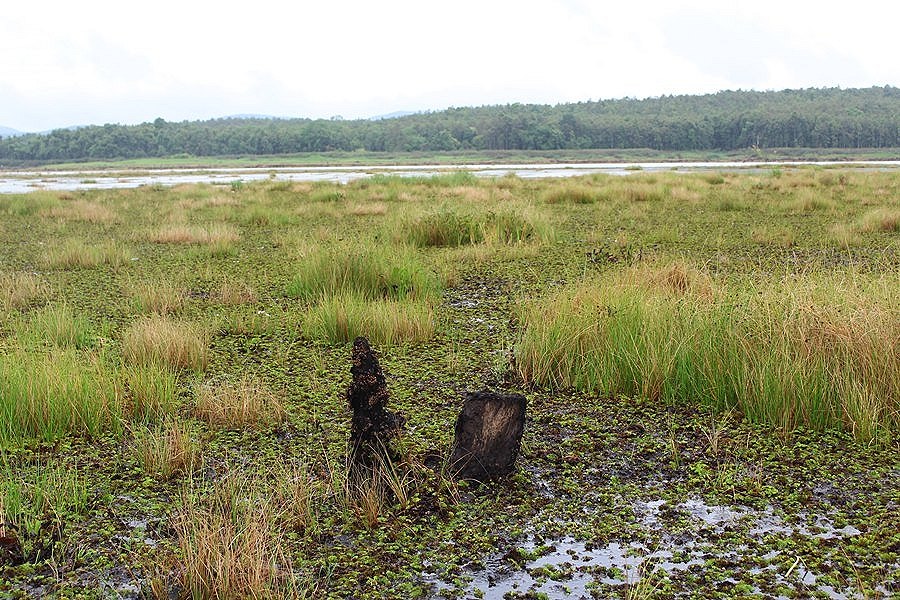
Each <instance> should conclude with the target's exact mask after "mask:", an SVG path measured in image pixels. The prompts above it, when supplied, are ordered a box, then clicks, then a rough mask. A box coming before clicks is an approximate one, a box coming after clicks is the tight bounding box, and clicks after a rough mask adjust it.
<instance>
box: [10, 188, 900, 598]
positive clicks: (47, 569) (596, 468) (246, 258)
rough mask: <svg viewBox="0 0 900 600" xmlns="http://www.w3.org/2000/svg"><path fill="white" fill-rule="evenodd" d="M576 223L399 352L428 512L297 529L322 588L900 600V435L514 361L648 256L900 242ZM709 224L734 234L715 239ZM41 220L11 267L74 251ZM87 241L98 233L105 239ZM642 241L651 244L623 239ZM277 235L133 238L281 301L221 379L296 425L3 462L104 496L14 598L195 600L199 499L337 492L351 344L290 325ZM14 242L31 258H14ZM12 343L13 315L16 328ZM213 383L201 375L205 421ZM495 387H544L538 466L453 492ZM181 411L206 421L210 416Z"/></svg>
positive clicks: (533, 442) (111, 436)
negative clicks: (302, 489)
mask: <svg viewBox="0 0 900 600" xmlns="http://www.w3.org/2000/svg"><path fill="white" fill-rule="evenodd" d="M893 189H895V190H896V188H893ZM153 193H154V194H157V195H158V194H159V193H160V192H158V191H156V192H153ZM156 198H157V200H156V201H157V202H160V201H162V202H166V201H169V200H171V199H169V200H165V199H160V198H159V197H158V196H157V197H156ZM554 210H556V211H557V214H556V219H557V220H556V222H557V224H558V227H559V229H560V231H561V235H560V240H559V241H558V242H556V243H555V244H553V245H552V246H543V247H537V248H526V249H520V250H516V251H510V252H498V253H497V254H496V255H494V256H490V257H488V258H487V259H484V260H480V259H479V260H475V261H468V260H462V259H460V260H459V270H458V274H457V276H456V277H455V278H454V279H453V281H452V282H451V283H450V284H449V285H448V287H447V288H446V289H445V290H444V292H443V294H442V296H441V299H440V301H439V303H438V305H437V322H438V323H439V326H438V329H437V332H436V334H435V336H434V338H433V339H432V340H430V341H428V342H423V343H418V344H411V345H399V346H392V347H382V348H378V352H379V356H380V359H381V361H382V366H383V368H384V370H385V374H386V377H387V381H388V386H389V388H390V391H391V401H390V403H389V408H390V409H391V410H398V411H400V412H401V413H403V414H404V415H405V416H406V418H407V429H406V432H405V433H404V436H403V445H404V449H405V454H406V455H407V456H408V457H409V460H410V463H411V464H412V465H414V467H411V468H412V470H413V471H414V473H415V474H414V476H413V477H412V478H411V481H412V483H411V485H410V490H409V495H410V498H409V500H408V502H407V503H405V505H401V504H400V503H398V502H396V501H394V502H390V501H389V502H387V503H386V506H385V507H384V508H383V510H382V512H381V513H380V514H379V515H378V517H377V519H376V521H375V522H374V523H366V522H364V520H363V519H361V518H360V517H359V516H358V515H354V514H352V512H351V513H340V512H339V511H336V510H334V508H333V507H332V506H330V505H329V506H326V505H325V504H323V505H322V506H321V507H320V508H321V513H320V514H319V518H318V522H317V524H316V526H315V527H310V528H308V529H307V530H305V531H291V532H289V533H288V534H287V535H286V537H285V539H286V552H287V554H288V556H289V559H290V564H291V565H292V571H293V574H294V575H295V576H296V579H297V580H298V581H301V582H302V583H303V585H302V587H303V590H304V591H305V593H306V594H307V595H308V596H309V597H335V598H347V597H353V598H414V597H420V598H431V597H445V598H607V597H627V598H651V597H658V598H668V597H691V598H744V597H746V598H889V597H892V596H893V595H895V594H897V593H898V592H900V460H898V448H897V446H896V444H891V443H887V444H865V443H861V442H859V441H856V440H854V439H853V437H852V436H851V435H850V433H848V432H840V431H809V430H804V429H799V430H795V431H793V432H790V433H789V434H786V433H784V432H781V431H778V430H776V429H773V428H772V427H771V426H767V425H764V424H753V423H749V422H747V420H745V419H744V418H743V417H742V415H741V414H740V413H738V412H735V411H729V412H721V411H719V412H715V411H712V410H711V409H708V408H706V407H702V406H697V405H694V404H687V403H676V404H674V405H666V404H661V403H659V402H651V401H649V400H647V399H644V398H640V397H634V398H632V397H610V396H607V395H603V394H594V393H582V392H576V391H572V390H551V389H546V388H536V387H529V386H526V385H525V384H524V383H523V382H522V381H521V380H520V379H519V377H518V375H517V372H516V369H515V364H514V361H513V360H512V349H513V347H514V345H515V343H516V341H517V339H518V335H519V334H520V329H519V328H520V325H519V323H518V321H517V319H516V316H515V315H516V307H517V305H518V303H519V302H520V301H521V299H522V298H530V297H536V296H539V295H540V294H543V293H546V292H547V291H549V290H553V289H556V288H558V287H560V286H562V285H565V284H566V283H567V282H571V281H577V280H578V279H579V278H580V277H582V276H583V275H584V274H585V273H589V272H594V271H602V270H607V269H612V268H616V267H617V266H618V265H620V264H622V263H623V262H628V261H633V260H639V259H640V258H639V255H640V254H641V253H642V252H659V251H661V250H662V251H665V252H669V253H672V254H674V255H688V256H690V258H691V259H692V260H696V261H698V262H701V263H706V264H708V265H709V266H710V268H711V269H712V270H715V269H736V270H739V271H746V272H752V271H754V270H759V269H772V270H776V269H778V270H782V269H784V270H788V271H791V270H794V271H796V270H803V269H808V268H816V269H828V268H835V267H841V266H844V264H845V263H848V262H849V263H852V265H854V266H856V267H859V268H861V269H863V270H865V269H866V268H870V269H884V268H898V266H900V262H898V258H897V253H896V249H897V248H896V244H895V242H893V241H891V239H892V238H890V237H889V234H888V235H885V236H881V237H878V236H872V237H870V238H867V240H868V241H867V242H866V244H865V245H863V246H860V247H857V248H856V249H855V250H854V251H853V252H849V253H848V252H842V251H841V250H840V249H837V248H834V247H831V246H828V245H823V244H821V243H819V242H818V241H808V240H811V239H812V238H814V237H815V235H817V232H818V231H819V229H821V230H823V231H824V228H825V227H826V225H827V223H826V225H822V226H821V227H820V226H818V225H816V226H813V225H810V224H809V221H808V220H806V219H803V218H797V219H796V220H795V221H796V222H794V223H792V224H791V225H790V226H792V227H794V228H795V234H794V235H795V236H796V239H797V243H795V244H793V245H791V246H788V247H785V246H782V245H780V244H778V243H777V242H773V243H770V244H760V243H752V242H750V241H749V240H747V239H740V235H741V234H740V233H739V232H740V231H741V227H743V226H745V225H746V226H749V224H751V223H752V222H753V221H754V219H755V217H754V216H753V215H748V214H742V213H741V212H740V210H739V211H738V212H737V213H735V212H733V211H732V210H731V209H727V208H726V209H722V210H720V211H719V212H715V211H705V212H704V211H703V210H698V211H697V212H696V213H692V214H691V216H690V217H689V218H685V219H684V220H683V221H677V222H676V223H675V225H674V227H675V228H676V229H677V234H674V235H673V233H672V229H671V226H670V225H669V224H667V223H655V222H654V223H652V226H648V229H647V233H646V234H642V233H640V232H641V231H642V228H643V227H644V226H645V225H646V224H645V222H644V221H643V220H645V219H650V220H651V221H652V217H648V216H646V215H645V213H644V212H640V213H639V214H638V216H637V217H636V218H635V217H633V215H632V213H631V212H628V211H627V210H625V209H624V208H623V209H622V210H623V211H625V212H622V213H621V214H617V213H616V210H618V209H615V210H608V211H605V212H603V213H602V216H601V217H598V216H597V214H596V213H595V212H593V211H594V210H595V209H594V208H591V207H572V206H568V207H564V208H560V207H556V208H555V209H554ZM629 215H631V217H629ZM851 217H852V215H851ZM842 218H843V217H842ZM848 218H850V217H848ZM629 219H631V220H630V221H629ZM635 219H636V220H635ZM723 219H730V221H729V224H728V225H727V226H721V225H720V223H721V221H722V220H723ZM741 219H746V220H747V223H746V224H745V225H742V224H741V223H740V222H739V221H740V220H741ZM788 220H790V217H788ZM707 221H708V222H709V223H715V224H716V225H715V226H716V227H724V229H722V231H724V232H726V233H727V232H734V236H735V237H734V238H727V239H726V238H723V237H721V236H720V237H719V240H718V241H714V240H715V238H714V235H715V229H714V230H713V233H712V234H711V233H710V227H709V226H708V223H707ZM25 222H26V221H25V220H24V219H23V220H21V221H16V222H10V221H7V225H6V228H5V230H3V233H4V235H5V236H6V237H5V238H4V240H3V241H4V244H5V248H6V249H5V250H4V251H3V254H2V256H3V259H4V261H6V262H5V264H4V267H5V268H6V267H9V268H11V269H12V268H16V269H20V270H21V269H29V268H31V269H35V270H40V267H38V266H36V264H37V263H36V261H35V259H34V257H33V252H34V251H35V250H34V248H35V247H37V246H40V245H41V244H44V243H52V242H53V240H54V239H56V236H59V229H60V228H62V227H63V226H60V225H58V224H54V225H50V226H46V229H42V228H41V226H40V225H38V226H36V227H35V228H34V229H31V230H29V229H28V228H27V227H26V226H25V225H24V223H25ZM127 222H128V221H127V220H126V223H127ZM773 222H775V223H776V226H777V227H780V226H783V221H774V220H773ZM83 227H84V229H82V230H81V231H80V233H81V234H82V235H84V234H87V233H90V231H91V229H90V227H89V226H86V225H85V226H83ZM353 227H358V228H359V229H353V228H350V229H347V230H346V232H344V233H342V235H347V236H350V237H352V236H353V235H354V232H355V231H356V232H358V231H362V230H364V229H365V228H366V227H367V225H365V224H357V225H353ZM815 227H819V229H815ZM626 228H627V230H628V233H629V234H630V235H631V240H632V241H631V243H630V244H629V245H623V244H621V243H613V242H612V240H613V238H614V237H615V236H616V235H618V234H620V233H621V232H622V230H623V229H626ZM27 231H30V232H31V233H32V235H33V236H34V237H32V238H28V237H27V236H26V232H27ZM598 232H599V233H598ZM810 232H812V233H810ZM272 239H273V231H272V230H271V229H265V228H263V229H253V228H251V227H249V226H248V227H246V228H245V229H244V230H243V238H242V241H241V249H240V251H239V252H238V253H236V254H231V255H226V256H224V257H220V258H214V259H207V258H202V259H201V258H199V257H198V256H197V255H196V254H193V255H188V256H187V258H186V257H185V256H183V255H178V256H175V255H171V256H169V255H167V254H165V252H164V251H162V250H160V249H159V248H157V247H155V246H152V245H147V246H145V247H144V246H140V245H138V244H134V245H133V246H132V247H133V248H134V254H135V256H137V257H138V258H139V260H136V261H134V262H135V263H136V266H135V265H131V266H130V267H128V268H132V269H140V268H146V269H147V272H148V273H157V272H167V271H171V270H178V269H179V268H181V267H182V266H183V265H184V264H190V263H191V261H200V260H204V261H205V260H211V261H212V262H213V263H214V268H215V269H217V270H218V271H217V272H223V273H240V274H241V276H242V277H243V278H244V280H250V281H255V283H256V288H257V289H258V290H259V292H260V293H259V300H258V301H256V302H255V303H254V304H253V305H252V306H251V307H250V308H249V311H250V313H252V314H255V315H257V316H258V317H259V318H262V319H267V318H271V319H272V320H274V321H276V323H274V324H273V326H272V327H271V328H269V329H267V330H264V331H258V332H251V333H234V332H231V333H224V332H220V333H217V334H216V335H215V336H214V337H213V339H212V341H211V349H212V353H211V362H210V366H209V367H208V369H207V374H206V376H205V377H206V378H216V377H229V376H234V375H236V374H241V373H246V372H250V373H254V374H256V375H258V376H259V377H261V378H263V379H264V380H265V381H266V382H267V384H268V385H269V386H270V387H271V388H272V389H273V390H277V392H278V393H279V394H280V395H281V396H283V398H284V399H285V402H286V404H287V408H288V412H289V418H288V420H287V422H286V423H284V424H282V425H279V426H277V427H274V428H264V429H262V430H252V429H246V430H219V429H213V428H210V427H209V426H207V425H205V424H203V423H202V422H199V421H198V422H194V421H192V423H193V425H194V428H195V432H196V436H197V438H198V439H199V440H200V441H201V443H202V446H203V462H202V466H201V467H200V468H198V469H197V470H196V471H195V472H194V473H193V474H192V475H190V476H177V477H175V478H172V479H170V480H160V479H159V478H155V477H152V476H150V475H148V474H147V473H145V472H144V470H143V469H142V468H141V466H140V464H139V462H138V460H137V459H136V458H135V456H134V453H133V451H132V450H131V439H130V437H129V435H128V433H127V432H124V433H108V434H104V435H101V436H95V437H93V438H90V439H86V438H84V437H80V436H77V435H72V436H67V437H65V438H63V439H61V440H59V441H57V442H52V443H45V444H41V443H27V444H24V445H21V446H17V447H10V448H7V449H5V451H4V460H5V461H8V464H11V465H14V466H15V467H16V468H22V469H27V468H29V466H33V465H39V464H45V463H48V462H53V463H54V464H59V465H62V466H64V467H65V468H67V469H76V470H77V471H78V472H79V473H81V474H83V475H84V476H85V477H84V479H85V481H86V486H87V491H88V501H87V509H86V511H84V512H82V513H80V514H78V515H61V520H62V522H63V523H64V525H63V526H62V527H61V529H60V530H59V531H56V532H55V533H52V532H51V533H48V534H47V540H46V551H45V552H43V553H42V555H41V556H40V557H39V559H37V560H33V561H29V562H25V563H23V564H11V562H10V561H7V562H6V563H4V564H3V565H2V566H0V597H2V598H38V597H58V598H142V597H154V596H156V597H166V596H169V597H179V596H187V597H190V594H188V593H187V592H186V590H184V589H183V588H181V587H180V584H179V581H180V580H179V577H180V569H181V566H180V565H181V564H182V559H183V555H181V554H180V551H179V549H178V548H177V542H176V531H175V529H174V526H173V516H174V514H175V512H176V508H177V507H178V506H179V505H180V504H181V503H182V502H183V500H184V497H185V494H186V493H187V494H190V493H192V492H191V490H198V489H201V488H203V486H212V487H215V486H216V485H219V484H220V482H221V481H223V479H224V478H225V477H226V476H227V475H228V474H229V473H234V472H265V471H266V470H267V469H270V468H272V467H274V466H277V465H278V464H282V463H284V462H286V461H291V460H302V461H303V462H304V463H305V464H307V465H309V468H310V473H311V477H312V478H314V479H316V480H325V479H326V478H327V472H328V469H329V464H330V463H329V460H331V459H334V458H335V457H340V456H342V455H343V453H344V452H345V450H346V439H347V435H348V432H349V412H348V409H347V407H346V406H345V405H344V391H345V390H346V387H347V384H348V383H349V366H350V364H349V349H350V345H349V344H346V345H330V344H326V343H323V342H314V341H310V340H307V339H305V338H304V337H303V336H302V335H301V334H300V332H298V330H297V325H296V323H297V321H296V319H295V318H292V315H294V313H293V312H292V311H296V310H299V309H297V308H296V307H295V306H294V305H293V304H292V302H291V301H289V300H288V299H286V298H285V297H284V294H283V291H282V289H283V279H278V278H279V277H283V276H286V274H289V273H290V272H291V261H293V260H297V257H296V255H290V254H287V253H285V254H284V255H281V251H280V250H279V249H278V248H273V246H272V244H271V240H272ZM11 242H14V243H16V244H17V245H16V246H15V247H12V246H9V245H6V244H9V243H11ZM429 252H431V253H432V254H433V255H438V254H439V253H441V252H444V251H443V250H434V251H429ZM453 256H454V255H452V254H451V255H450V257H451V260H453ZM873 257H874V258H873ZM876 259H877V262H876ZM185 261H187V262H185ZM198 270H199V269H198ZM45 276H46V277H48V279H50V280H51V283H52V285H53V286H54V289H56V290H58V292H59V293H60V294H61V295H63V296H66V297H67V298H68V300H69V301H70V302H71V303H72V304H73V305H74V306H76V307H80V308H82V309H84V310H86V311H87V310H90V311H92V314H96V315H103V317H102V318H103V319H104V320H106V321H109V322H110V323H112V325H110V326H109V327H110V330H109V332H110V335H109V339H112V340H114V339H115V338H116V335H117V332H118V331H119V328H120V327H121V326H122V325H121V323H123V322H125V321H127V320H129V319H130V318H131V317H132V315H131V314H130V313H129V312H128V311H129V310H131V309H129V308H125V307H124V306H125V304H127V303H119V304H115V305H113V306H109V305H107V304H105V303H104V299H103V298H102V297H99V296H104V295H112V296H114V295H116V294H118V293H119V292H118V290H119V289H120V283H121V282H120V281H119V279H118V278H119V277H121V275H104V274H102V273H98V272H96V271H94V272H62V273H60V272H55V273H49V274H46V273H45ZM204 277H206V276H205V275H204ZM208 287H209V286H208V285H206V284H204V282H202V281H199V282H195V285H194V286H193V287H192V288H191V289H192V290H195V291H196V292H197V293H196V294H194V295H192V296H191V299H190V300H189V308H188V309H187V310H188V315H189V316H192V317H193V318H196V319H201V318H205V317H204V315H205V314H206V313H205V312H204V311H211V310H212V309H211V308H209V307H208V306H207V304H206V303H207V300H206V298H205V297H204V294H205V293H206V292H207V291H208V289H207V288H208ZM98 290H99V291H103V293H101V294H98V293H97V292H98ZM98 318H99V317H98ZM11 330H12V326H11V325H10V321H7V322H6V324H5V326H4V333H5V334H7V335H11V334H10V331H11ZM109 343H113V342H109ZM191 377H194V379H191ZM196 377H198V376H185V378H184V379H183V380H182V381H181V383H180V384H179V385H180V390H179V395H180V396H182V397H183V399H184V401H185V406H186V407H187V406H188V405H189V403H190V397H191V394H192V390H193V387H192V386H193V385H194V384H195V383H196ZM484 388H489V389H493V390H497V391H502V392H518V393H523V394H524V395H525V396H526V397H527V400H528V417H527V422H526V429H525V435H524V439H523V444H522V451H521V454H520V456H519V460H518V470H517V472H516V473H515V474H514V475H512V476H510V477H508V478H506V479H504V480H501V481H499V482H493V483H488V484H483V485H475V484H466V483H462V484H459V485H456V484H452V483H448V482H447V481H446V480H445V479H444V478H443V477H442V476H441V474H440V465H441V457H444V456H446V455H447V453H448V451H449V447H450V443H451V435H452V427H453V422H454V419H455V417H456V414H457V413H458V411H459V409H460V407H461V404H462V394H463V392H464V391H466V390H477V389H484ZM182 414H183V416H184V417H185V418H187V419H189V418H190V410H189V408H185V409H184V410H182ZM186 490H187V491H186ZM275 525H276V527H277V526H278V524H277V523H276V524H275ZM157 584H159V585H157ZM162 588H164V589H165V591H162V592H160V591H159V589H162Z"/></svg>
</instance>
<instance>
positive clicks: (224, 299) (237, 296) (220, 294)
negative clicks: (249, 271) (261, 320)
mask: <svg viewBox="0 0 900 600" xmlns="http://www.w3.org/2000/svg"><path fill="white" fill-rule="evenodd" d="M210 300H212V301H214V302H216V303H217V304H222V305H225V306H236V305H239V304H251V303H253V302H256V300H257V294H256V290H255V289H254V288H253V286H251V285H249V284H247V283H244V282H243V281H232V280H228V281H223V282H222V283H221V284H219V286H218V287H216V288H215V290H213V293H212V294H211V295H210Z"/></svg>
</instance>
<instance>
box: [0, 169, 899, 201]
mask: <svg viewBox="0 0 900 600" xmlns="http://www.w3.org/2000/svg"><path fill="white" fill-rule="evenodd" d="M802 165H804V166H807V165H812V166H854V167H862V168H868V169H897V168H900V161H855V162H853V163H847V162H802V163H801V162H645V163H553V164H550V163H548V164H518V165H517V164H508V165H414V166H413V165H410V166H379V167H254V168H206V169H203V168H201V169H154V170H152V171H149V170H141V171H131V172H129V171H114V172H112V171H40V170H35V171H0V194H23V193H27V192H31V191H35V190H88V189H115V188H134V187H139V186H142V185H165V186H171V185H178V184H181V183H210V184H220V185H229V184H231V183H232V182H235V181H244V182H250V181H259V180H265V179H271V180H274V181H329V182H336V183H347V182H350V181H354V180H356V179H363V178H366V177H372V176H374V175H396V176H400V177H430V176H433V175H439V174H441V173H448V172H453V171H468V172H470V173H472V174H473V175H475V176H476V177H502V176H504V175H509V174H513V175H516V176H518V177H523V178H538V177H574V176H577V175H591V174H594V173H606V174H609V175H628V174H632V173H641V172H648V171H649V172H653V171H676V172H691V171H738V170H740V171H748V170H749V171H760V170H767V169H774V168H790V167H796V166H802Z"/></svg>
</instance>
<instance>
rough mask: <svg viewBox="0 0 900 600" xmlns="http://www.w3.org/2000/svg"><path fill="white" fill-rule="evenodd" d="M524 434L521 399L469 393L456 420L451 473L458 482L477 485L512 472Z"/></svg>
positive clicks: (511, 396)
mask: <svg viewBox="0 0 900 600" xmlns="http://www.w3.org/2000/svg"><path fill="white" fill-rule="evenodd" d="M524 430H525V397H524V396H522V395H520V394H497V393H494V392H488V391H483V392H468V393H467V394H466V400H465V403H464V404H463V409H462V412H460V413H459V417H457V419H456V438H455V439H454V441H453V449H452V451H451V453H450V468H451V471H452V472H453V474H454V475H455V476H456V477H459V478H461V479H475V480H478V481H487V480H489V479H495V478H497V477H501V476H503V475H506V474H508V473H510V472H512V470H513V469H514V468H515V462H516V456H517V455H518V453H519V446H520V445H521V443H522V432H523V431H524Z"/></svg>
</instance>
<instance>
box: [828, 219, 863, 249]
mask: <svg viewBox="0 0 900 600" xmlns="http://www.w3.org/2000/svg"><path fill="white" fill-rule="evenodd" d="M828 235H829V237H830V238H831V241H833V242H834V243H835V244H837V245H838V246H844V247H849V246H857V245H859V244H860V243H862V238H861V237H860V236H859V232H858V231H857V230H856V228H855V227H853V226H852V225H848V224H846V223H836V224H834V225H832V226H831V227H830V228H829V229H828Z"/></svg>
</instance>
